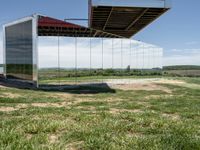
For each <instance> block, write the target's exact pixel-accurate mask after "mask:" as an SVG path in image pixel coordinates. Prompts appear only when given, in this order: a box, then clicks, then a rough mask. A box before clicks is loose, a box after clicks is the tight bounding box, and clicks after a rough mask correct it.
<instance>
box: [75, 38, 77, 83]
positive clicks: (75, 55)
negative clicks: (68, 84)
mask: <svg viewBox="0 0 200 150" xmlns="http://www.w3.org/2000/svg"><path fill="white" fill-rule="evenodd" d="M75 76H76V77H75V80H76V81H75V82H76V84H77V37H75Z"/></svg>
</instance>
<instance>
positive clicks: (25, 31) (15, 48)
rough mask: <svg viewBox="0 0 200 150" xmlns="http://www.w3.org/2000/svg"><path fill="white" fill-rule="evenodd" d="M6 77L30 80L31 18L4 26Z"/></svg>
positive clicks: (31, 76)
mask: <svg viewBox="0 0 200 150" xmlns="http://www.w3.org/2000/svg"><path fill="white" fill-rule="evenodd" d="M5 34H6V71H7V78H14V79H23V80H32V79H33V64H32V62H33V57H32V49H33V46H32V44H33V43H32V41H33V40H32V20H30V21H26V22H23V23H19V24H16V25H12V26H9V27H6V29H5Z"/></svg>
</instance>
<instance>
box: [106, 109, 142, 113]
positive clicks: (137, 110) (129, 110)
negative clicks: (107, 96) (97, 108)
mask: <svg viewBox="0 0 200 150" xmlns="http://www.w3.org/2000/svg"><path fill="white" fill-rule="evenodd" d="M109 112H110V113H111V114H118V113H123V112H130V113H143V111H142V110H140V109H133V110H131V109H117V108H111V109H110V111H109Z"/></svg>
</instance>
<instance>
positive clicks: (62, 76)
mask: <svg viewBox="0 0 200 150" xmlns="http://www.w3.org/2000/svg"><path fill="white" fill-rule="evenodd" d="M160 75H161V71H160V70H129V69H126V70H120V69H118V70H112V69H106V70H102V69H93V70H89V69H88V70H77V71H76V70H72V69H71V70H64V69H62V70H58V69H41V70H40V71H39V84H55V85H57V84H69V85H71V84H79V83H81V84H84V83H86V84H87V83H102V82H104V81H108V80H112V79H129V78H141V76H142V77H143V78H144V77H151V76H152V77H160Z"/></svg>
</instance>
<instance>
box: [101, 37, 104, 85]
mask: <svg viewBox="0 0 200 150" xmlns="http://www.w3.org/2000/svg"><path fill="white" fill-rule="evenodd" d="M101 42H102V43H101V44H102V45H101V46H102V47H101V48H102V49H101V52H102V58H101V62H102V64H101V67H102V83H103V67H104V64H103V56H104V53H103V50H104V49H103V48H104V47H103V44H104V43H103V42H104V41H103V38H102V41H101Z"/></svg>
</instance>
